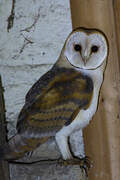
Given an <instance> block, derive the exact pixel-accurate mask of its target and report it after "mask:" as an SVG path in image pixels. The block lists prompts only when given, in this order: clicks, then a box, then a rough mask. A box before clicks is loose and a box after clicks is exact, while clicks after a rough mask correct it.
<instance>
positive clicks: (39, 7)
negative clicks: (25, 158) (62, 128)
mask: <svg viewBox="0 0 120 180" xmlns="http://www.w3.org/2000/svg"><path fill="white" fill-rule="evenodd" d="M11 8H12V0H11V1H10V0H0V74H1V75H2V80H3V85H4V88H5V102H6V110H7V113H6V115H7V120H8V122H9V123H8V130H9V137H11V136H12V135H14V134H15V131H16V130H15V126H16V121H17V116H18V113H19V111H20V109H21V107H22V106H23V104H24V98H25V94H26V93H27V91H28V90H29V88H30V87H31V86H32V84H33V83H34V82H35V81H36V80H37V79H39V77H40V76H41V75H42V74H44V73H45V72H46V71H47V70H48V69H49V68H50V67H51V66H52V64H54V63H55V61H56V60H57V58H58V56H59V54H60V51H61V48H62V46H63V44H64V41H65V39H66V37H67V35H68V34H69V33H70V32H71V30H72V26H71V17H70V7H69V1H68V0H61V1H60V0H28V1H27V0H16V3H15V18H14V25H13V28H12V29H11V30H10V31H9V32H7V25H8V22H7V18H8V17H9V15H10V13H11ZM72 139H73V140H74V142H73V146H72V147H73V149H74V152H75V154H76V155H83V154H84V152H83V142H82V137H81V132H77V133H75V134H74V135H73V136H72ZM76 139H77V140H76ZM51 147H52V145H51ZM43 151H44V148H43ZM52 151H53V148H52ZM39 152H40V151H39ZM48 154H49V153H48ZM50 168H51V167H50ZM50 168H47V173H46V172H43V171H42V172H41V173H40V172H39V171H34V170H33V171H32V170H31V169H30V170H31V173H30V170H29V171H28V173H27V170H26V169H27V168H26V169H25V167H24V168H22V169H20V167H18V166H15V165H14V166H11V179H12V180H16V179H17V180H18V179H24V180H27V179H29V180H30V179H31V180H39V179H40V180H41V179H42V180H45V179H50V180H56V179H59V180H68V179H70V180H74V179H75V180H77V179H80V175H79V174H80V169H79V168H78V167H77V168H70V167H67V168H65V169H64V170H63V168H62V169H61V170H57V167H53V168H54V169H55V170H53V169H52V170H50ZM28 169H29V168H28ZM36 169H37V168H36ZM38 169H39V168H38ZM43 169H45V168H43ZM23 171H24V172H23ZM38 172H39V173H38ZM18 173H19V175H18ZM26 173H27V175H26ZM61 173H62V174H61ZM31 174H32V175H31ZM60 174H61V175H60ZM68 174H69V175H68ZM76 174H78V175H76ZM77 176H78V177H77Z"/></svg>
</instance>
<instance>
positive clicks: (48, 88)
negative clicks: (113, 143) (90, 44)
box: [17, 68, 93, 137]
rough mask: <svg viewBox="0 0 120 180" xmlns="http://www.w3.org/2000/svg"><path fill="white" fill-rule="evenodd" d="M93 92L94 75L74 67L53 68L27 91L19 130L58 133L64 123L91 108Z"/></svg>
mask: <svg viewBox="0 0 120 180" xmlns="http://www.w3.org/2000/svg"><path fill="white" fill-rule="evenodd" d="M48 74H49V79H46V77H48ZM43 79H46V82H44V80H43ZM44 83H45V84H44ZM36 87H37V91H36ZM92 95H93V82H92V80H91V78H89V77H88V76H85V75H82V74H81V73H80V72H78V71H75V70H72V69H66V68H53V69H52V70H51V71H50V72H49V73H47V74H45V75H44V77H42V78H41V79H40V80H39V81H38V82H37V84H35V85H34V86H33V88H32V89H31V90H30V91H29V93H28V94H27V100H26V103H25V105H24V107H23V109H22V111H21V113H20V115H19V118H18V124H17V129H18V133H23V132H25V133H26V132H27V135H28V134H29V135H30V134H32V135H33V136H36V137H37V136H38V135H39V137H44V136H54V135H55V133H56V132H57V131H58V130H59V129H61V128H62V127H63V126H64V125H66V126H67V125H69V124H70V123H71V122H72V121H73V120H74V119H75V117H76V116H77V114H78V113H79V111H80V110H81V109H87V108H88V107H89V105H90V103H91V99H92Z"/></svg>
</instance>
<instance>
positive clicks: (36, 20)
mask: <svg viewBox="0 0 120 180" xmlns="http://www.w3.org/2000/svg"><path fill="white" fill-rule="evenodd" d="M39 18H40V8H39V9H38V14H37V15H36V16H35V18H34V22H33V23H32V25H31V26H29V27H27V28H25V29H22V30H21V31H20V32H22V31H26V32H30V30H31V29H32V28H33V27H35V25H36V24H37V22H38V20H39Z"/></svg>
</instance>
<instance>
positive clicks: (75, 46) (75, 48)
mask: <svg viewBox="0 0 120 180" xmlns="http://www.w3.org/2000/svg"><path fill="white" fill-rule="evenodd" d="M81 49H82V48H81V45H80V44H75V45H74V50H75V51H79V52H80V51H81Z"/></svg>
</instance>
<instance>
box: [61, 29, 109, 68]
mask: <svg viewBox="0 0 120 180" xmlns="http://www.w3.org/2000/svg"><path fill="white" fill-rule="evenodd" d="M63 49H64V50H63V52H62V54H63V55H64V56H65V57H66V59H67V60H68V61H69V63H70V64H71V65H73V66H75V67H77V68H82V69H96V68H97V67H99V66H101V65H102V63H103V62H104V61H105V60H106V58H107V56H108V42H107V39H106V37H105V35H104V34H103V33H102V32H101V31H99V30H95V29H85V28H77V29H76V30H74V31H73V32H72V33H71V34H70V35H69V36H68V38H67V40H66V42H65V45H64V48H63Z"/></svg>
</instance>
